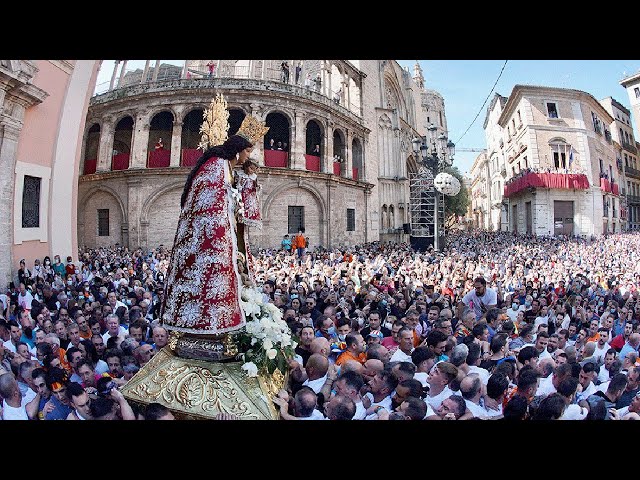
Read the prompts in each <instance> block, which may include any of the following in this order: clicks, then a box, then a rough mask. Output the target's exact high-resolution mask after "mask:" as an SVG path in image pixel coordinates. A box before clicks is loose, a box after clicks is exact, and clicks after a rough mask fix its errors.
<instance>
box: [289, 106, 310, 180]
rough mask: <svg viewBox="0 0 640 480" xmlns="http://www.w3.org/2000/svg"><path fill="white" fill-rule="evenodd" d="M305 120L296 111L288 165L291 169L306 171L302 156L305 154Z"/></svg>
mask: <svg viewBox="0 0 640 480" xmlns="http://www.w3.org/2000/svg"><path fill="white" fill-rule="evenodd" d="M305 119H306V115H305V113H304V112H302V111H301V110H296V116H295V131H294V133H295V136H294V138H293V143H292V145H291V153H290V155H291V159H290V161H289V165H290V167H291V168H295V169H298V170H306V167H307V166H306V162H305V158H304V154H305V153H306V150H307V148H306V146H307V142H306V138H305V128H304V122H305Z"/></svg>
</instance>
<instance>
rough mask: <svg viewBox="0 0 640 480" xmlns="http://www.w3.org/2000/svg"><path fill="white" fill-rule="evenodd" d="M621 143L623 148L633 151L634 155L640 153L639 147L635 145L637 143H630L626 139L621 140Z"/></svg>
mask: <svg viewBox="0 0 640 480" xmlns="http://www.w3.org/2000/svg"><path fill="white" fill-rule="evenodd" d="M620 145H622V148H623V149H624V150H626V151H627V152H631V153H633V154H634V155H637V154H638V149H637V148H636V147H635V145H631V144H630V143H628V142H625V141H624V140H622V141H621V142H620Z"/></svg>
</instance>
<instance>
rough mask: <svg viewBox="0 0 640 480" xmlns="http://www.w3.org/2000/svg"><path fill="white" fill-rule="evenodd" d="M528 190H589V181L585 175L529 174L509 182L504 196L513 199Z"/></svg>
mask: <svg viewBox="0 0 640 480" xmlns="http://www.w3.org/2000/svg"><path fill="white" fill-rule="evenodd" d="M526 188H553V189H562V190H571V189H574V188H575V189H580V190H586V189H588V188H589V180H588V179H587V176H586V175H584V174H576V173H572V174H564V173H527V174H526V175H524V176H523V177H520V178H517V179H516V180H513V181H511V182H509V183H508V184H507V185H505V187H504V196H505V197H511V196H513V195H516V194H517V193H519V192H521V191H522V190H524V189H526Z"/></svg>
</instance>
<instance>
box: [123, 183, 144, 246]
mask: <svg viewBox="0 0 640 480" xmlns="http://www.w3.org/2000/svg"><path fill="white" fill-rule="evenodd" d="M141 185H142V180H141V179H139V178H127V220H128V223H127V233H128V235H127V236H128V240H129V241H128V244H129V248H137V247H139V246H141V243H140V241H141V237H140V235H141V229H140V213H141V211H142V202H141V201H140V186H141ZM124 235H125V232H124V228H123V231H122V236H123V237H124ZM123 242H124V238H123Z"/></svg>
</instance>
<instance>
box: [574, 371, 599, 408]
mask: <svg viewBox="0 0 640 480" xmlns="http://www.w3.org/2000/svg"><path fill="white" fill-rule="evenodd" d="M595 377H596V367H595V365H594V364H593V363H592V362H587V363H585V364H584V365H582V369H581V370H580V375H579V376H578V381H579V382H580V385H582V391H580V392H578V394H577V395H576V398H577V399H578V402H579V401H580V400H586V399H587V398H588V397H589V396H591V395H593V394H594V393H596V390H597V389H596V386H595V385H594V383H593V379H594V378H595ZM578 388H579V387H578Z"/></svg>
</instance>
